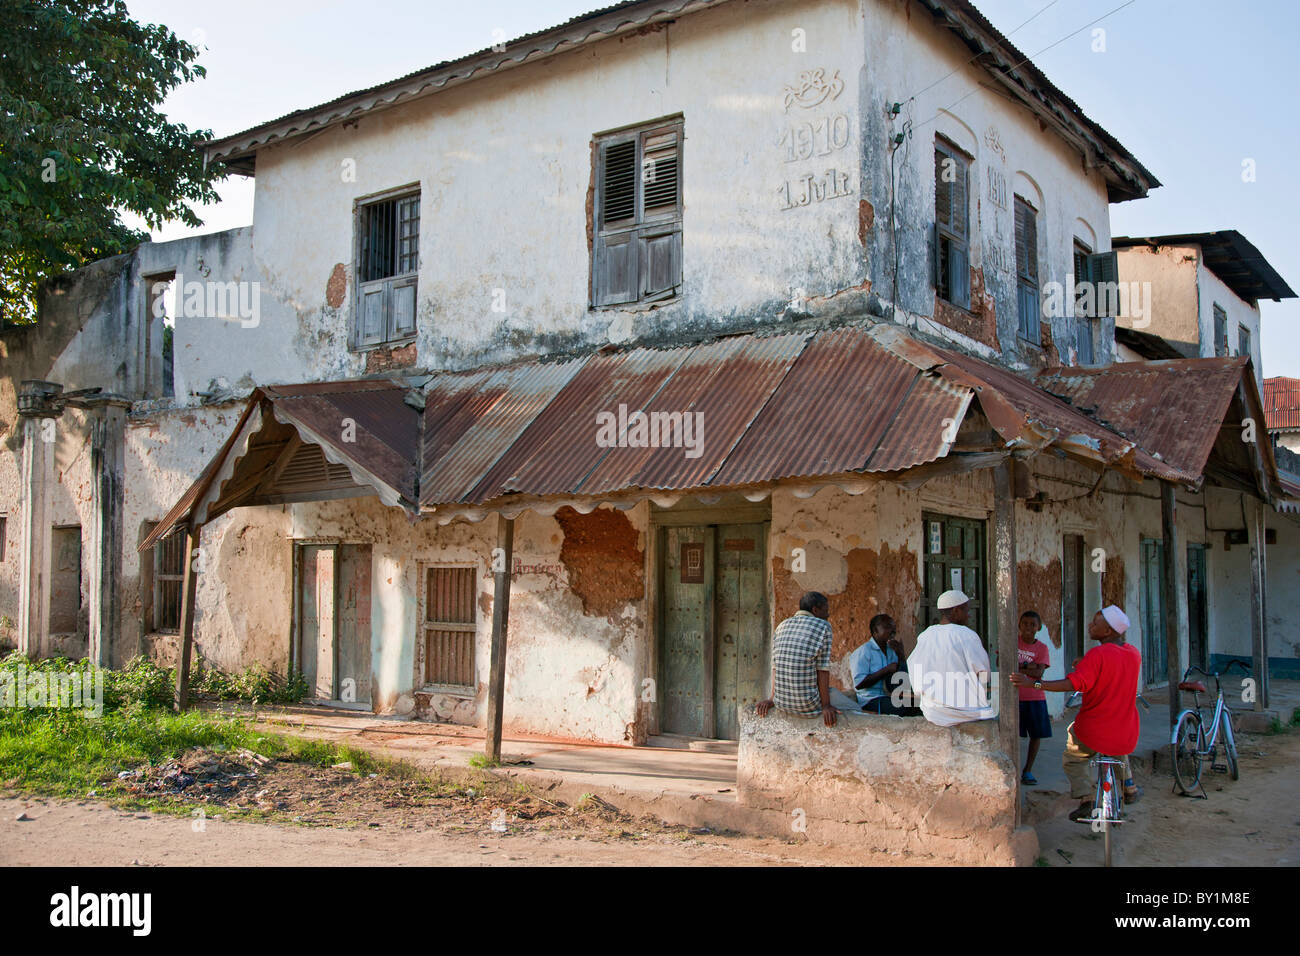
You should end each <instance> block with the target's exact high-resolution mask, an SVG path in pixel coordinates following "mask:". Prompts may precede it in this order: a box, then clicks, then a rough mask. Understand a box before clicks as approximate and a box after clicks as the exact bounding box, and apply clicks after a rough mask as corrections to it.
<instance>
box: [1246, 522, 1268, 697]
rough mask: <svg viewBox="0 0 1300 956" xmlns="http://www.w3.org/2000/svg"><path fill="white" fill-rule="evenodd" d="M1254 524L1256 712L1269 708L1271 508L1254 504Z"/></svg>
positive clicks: (1252, 617)
mask: <svg viewBox="0 0 1300 956" xmlns="http://www.w3.org/2000/svg"><path fill="white" fill-rule="evenodd" d="M1251 504H1252V508H1251V516H1250V517H1251V521H1250V623H1251V628H1250V654H1251V657H1252V658H1253V661H1254V665H1255V668H1254V669H1255V674H1254V677H1255V704H1254V709H1255V710H1257V711H1263V710H1266V709H1268V614H1267V610H1268V559H1267V551H1268V549H1267V547H1266V544H1265V542H1266V538H1267V529H1266V526H1265V523H1264V518H1265V515H1266V514H1267V509H1268V505H1267V504H1265V503H1264V502H1263V501H1258V500H1255V501H1252V502H1251Z"/></svg>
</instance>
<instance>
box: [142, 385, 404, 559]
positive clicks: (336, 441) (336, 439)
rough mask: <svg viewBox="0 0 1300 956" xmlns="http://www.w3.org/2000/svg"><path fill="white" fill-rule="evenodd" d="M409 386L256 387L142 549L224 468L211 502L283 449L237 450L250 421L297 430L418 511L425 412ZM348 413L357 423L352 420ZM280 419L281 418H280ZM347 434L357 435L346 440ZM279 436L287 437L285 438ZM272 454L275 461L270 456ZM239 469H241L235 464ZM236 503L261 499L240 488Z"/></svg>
mask: <svg viewBox="0 0 1300 956" xmlns="http://www.w3.org/2000/svg"><path fill="white" fill-rule="evenodd" d="M408 391H409V389H408V388H407V386H405V385H402V384H399V383H396V382H391V381H383V380H366V381H352V382H323V383H315V384H308V385H280V386H268V387H265V388H259V389H256V390H255V391H254V392H253V394H252V395H250V396H249V399H248V405H247V406H246V407H245V408H244V411H243V413H242V414H241V415H240V417H239V421H238V423H237V424H236V425H235V428H234V430H233V431H232V432H231V435H230V437H229V438H228V439H226V441H225V443H223V444H222V446H221V449H220V450H219V451H218V452H217V454H216V455H214V456H213V458H212V460H211V461H210V462H208V464H207V466H206V467H205V468H204V469H203V471H202V472H201V473H200V474H199V477H198V478H197V479H195V481H194V483H193V484H192V485H190V487H189V488H188V489H186V491H185V493H184V494H183V495H181V497H180V499H179V500H178V501H177V502H176V504H174V505H173V506H172V508H171V510H170V511H168V513H167V515H166V517H164V518H163V520H162V521H160V522H159V523H158V525H157V527H155V528H154V529H153V531H152V532H150V533H149V535H148V536H146V537H145V539H144V541H142V542H141V543H140V546H139V548H138V550H140V551H146V550H148V549H149V548H151V547H153V546H154V544H156V543H157V542H158V541H159V540H161V539H162V538H163V537H164V536H166V535H167V534H169V533H170V532H171V531H173V530H175V528H176V527H177V526H179V525H182V524H187V523H188V522H189V521H190V520H191V513H192V512H193V511H194V508H195V507H196V505H200V503H201V502H203V501H204V500H205V498H207V496H208V495H209V492H212V491H213V487H212V486H213V482H214V481H215V480H216V479H217V477H218V475H219V474H220V473H221V472H222V469H223V467H224V468H225V469H226V471H228V472H230V474H229V475H228V476H227V477H225V478H222V479H221V483H220V484H221V487H218V488H217V489H216V491H215V492H214V497H213V499H212V501H211V504H218V503H221V498H222V494H223V489H224V488H225V487H230V486H233V485H236V484H239V483H241V482H243V481H244V479H245V478H247V477H248V475H247V474H245V473H244V472H248V471H249V470H250V468H251V470H252V471H259V470H260V469H263V468H267V467H268V466H269V465H270V464H272V463H273V462H274V460H275V458H276V457H277V455H278V452H274V451H272V452H268V451H267V450H266V449H267V448H268V447H270V446H264V447H258V448H254V447H253V446H251V445H250V446H249V447H248V448H245V449H244V450H243V451H239V452H237V451H236V450H235V448H234V446H235V443H236V440H237V439H238V438H239V436H240V434H241V432H243V431H245V430H246V426H247V428H248V430H249V431H250V432H256V433H258V434H261V435H263V436H265V435H266V434H274V433H277V432H283V433H286V434H289V435H292V432H290V431H288V429H290V428H292V429H295V430H297V431H298V432H299V434H300V435H301V436H302V438H303V440H304V441H305V442H308V443H310V444H319V445H320V446H321V447H322V449H323V450H324V451H325V455H326V457H327V458H328V459H330V460H337V461H340V462H343V463H344V464H346V465H347V466H348V469H349V471H350V472H353V473H361V474H364V475H365V476H366V483H367V484H370V485H372V486H376V492H377V493H378V494H380V495H381V497H384V498H387V499H389V500H391V502H392V503H401V504H402V505H403V506H404V507H406V508H408V509H409V510H411V511H415V510H416V509H417V508H418V505H417V502H416V494H415V492H416V487H415V475H416V464H417V459H418V454H419V435H420V413H419V412H418V411H417V410H416V409H415V408H414V407H412V406H411V405H408V404H407V403H406V401H405V396H406V394H407V392H408ZM259 408H266V409H267V410H268V411H269V412H270V414H269V415H266V414H263V415H261V416H260V417H259V418H258V419H257V423H256V424H254V423H252V422H250V417H251V416H252V415H253V414H254V412H256V411H257V410H258V409H259ZM349 419H350V420H351V421H352V422H353V423H355V427H352V428H349V427H347V426H346V424H345V423H346V422H347V421H348V420H349ZM280 422H282V423H283V424H278V423H280ZM254 437H255V436H254V435H252V434H249V435H248V436H247V438H248V439H249V440H250V441H251V440H252V439H253V438H254ZM349 438H352V439H354V440H352V441H349V440H347V439H349ZM279 441H280V442H281V443H283V439H279ZM326 446H328V447H326ZM268 454H270V455H271V457H270V459H267V455H268ZM253 458H257V461H256V463H255V466H254V465H250V460H251V459H253ZM228 459H229V460H228ZM263 459H267V460H263ZM241 467H242V468H243V472H240V471H238V470H237V469H238V468H241ZM356 480H360V479H356ZM249 491H250V492H252V491H253V489H249ZM233 502H234V505H239V504H257V503H259V501H258V498H257V496H256V494H253V495H252V497H249V495H248V494H242V495H240V496H237V498H236V499H233ZM232 506H233V505H232V504H231V501H230V500H227V501H225V502H224V503H221V507H220V508H219V509H218V513H219V512H220V511H222V510H225V509H226V508H228V507H232ZM207 511H208V506H207V505H204V506H202V507H200V508H199V515H200V517H199V520H200V521H202V520H204V518H203V515H204V514H205V513H207Z"/></svg>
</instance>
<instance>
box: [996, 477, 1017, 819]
mask: <svg viewBox="0 0 1300 956" xmlns="http://www.w3.org/2000/svg"><path fill="white" fill-rule="evenodd" d="M1015 468H1016V464H1015V461H1014V459H1011V458H1006V459H1003V461H1002V463H1001V464H1000V465H998V466H997V468H995V469H994V470H993V594H994V595H995V599H994V600H995V604H996V610H997V615H996V619H997V633H998V640H997V644H996V647H997V656H996V657H995V659H994V660H993V670H994V671H995V672H996V673H997V678H998V739H999V740H1000V741H1001V745H1002V750H1003V751H1004V752H1005V753H1006V755H1007V756H1008V757H1010V758H1011V760H1012V761H1013V762H1015V764H1016V768H1015V769H1016V781H1017V783H1016V825H1017V826H1019V824H1020V784H1019V780H1020V730H1019V727H1018V723H1019V719H1020V707H1019V699H1020V695H1019V693H1018V692H1017V691H1016V687H1015V685H1014V684H1012V683H1011V675H1012V674H1014V673H1015V672H1016V668H1017V666H1018V660H1019V652H1018V651H1017V649H1016V643H1017V641H1018V640H1019V638H1018V636H1017V626H1018V623H1019V616H1020V609H1019V601H1020V598H1019V594H1018V592H1017V581H1016V499H1015V496H1014V492H1015V474H1014V472H1015ZM990 644H992V642H990Z"/></svg>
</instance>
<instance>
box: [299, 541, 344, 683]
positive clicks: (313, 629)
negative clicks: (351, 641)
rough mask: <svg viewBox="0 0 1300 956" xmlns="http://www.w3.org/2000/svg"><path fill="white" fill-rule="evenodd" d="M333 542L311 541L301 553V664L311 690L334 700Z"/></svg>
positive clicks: (302, 548) (301, 549) (303, 547)
mask: <svg viewBox="0 0 1300 956" xmlns="http://www.w3.org/2000/svg"><path fill="white" fill-rule="evenodd" d="M334 559H335V548H334V546H333V545H319V544H307V545H302V546H301V547H300V548H299V555H298V666H299V668H300V669H301V671H302V674H303V677H304V678H305V679H306V681H307V688H308V691H307V692H308V693H309V694H310V695H311V696H312V697H314V698H316V699H317V700H333V699H334V694H335V685H334V674H335V656H334V647H335V645H334V619H335V597H334Z"/></svg>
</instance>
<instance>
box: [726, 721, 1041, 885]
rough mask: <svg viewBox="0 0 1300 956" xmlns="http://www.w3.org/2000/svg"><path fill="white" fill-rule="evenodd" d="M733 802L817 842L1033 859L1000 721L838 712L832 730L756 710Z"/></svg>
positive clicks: (960, 860) (982, 859) (945, 859)
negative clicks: (951, 721) (944, 723)
mask: <svg viewBox="0 0 1300 956" xmlns="http://www.w3.org/2000/svg"><path fill="white" fill-rule="evenodd" d="M737 770H738V773H737V789H738V799H739V802H740V804H741V806H743V807H748V808H752V809H755V810H760V811H767V812H769V813H770V812H773V811H775V812H779V813H781V814H783V815H784V816H785V817H786V819H788V820H789V821H790V822H791V826H792V827H793V826H799V825H802V826H804V827H806V832H807V835H808V838H809V839H811V840H816V841H819V842H832V841H835V842H839V841H844V842H851V843H854V844H857V845H861V846H863V847H864V848H869V849H872V850H879V851H884V852H887V853H906V854H908V855H910V856H913V857H917V858H922V859H924V858H930V859H933V860H934V862H942V863H952V864H965V865H985V866H987V865H1001V866H1011V865H1022V866H1025V865H1030V864H1032V863H1033V861H1034V859H1035V858H1036V857H1037V854H1038V839H1037V836H1036V834H1035V833H1034V831H1033V829H1032V828H1030V827H1020V828H1017V827H1016V825H1015V813H1016V778H1017V770H1016V766H1015V764H1013V763H1012V761H1011V759H1010V758H1009V757H1008V756H1007V755H1006V754H1004V753H1002V752H1000V751H999V750H998V749H997V722H996V721H992V720H983V721H974V722H971V723H966V724H959V725H957V726H955V727H938V726H936V725H934V724H931V723H930V722H929V721H927V720H925V719H924V718H920V717H906V718H905V717H885V716H879V715H875V714H860V713H853V712H841V714H840V719H839V721H838V723H837V724H836V725H835V726H834V727H826V726H825V725H824V724H823V723H822V721H821V718H820V717H816V718H811V719H810V718H799V717H791V716H789V715H785V714H782V713H780V712H779V711H775V710H773V711H771V712H769V713H768V715H767V716H766V717H759V716H758V715H757V714H756V713H755V712H754V711H753V709H752V708H745V709H743V710H742V711H741V715H740V751H739V762H738V767H737Z"/></svg>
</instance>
